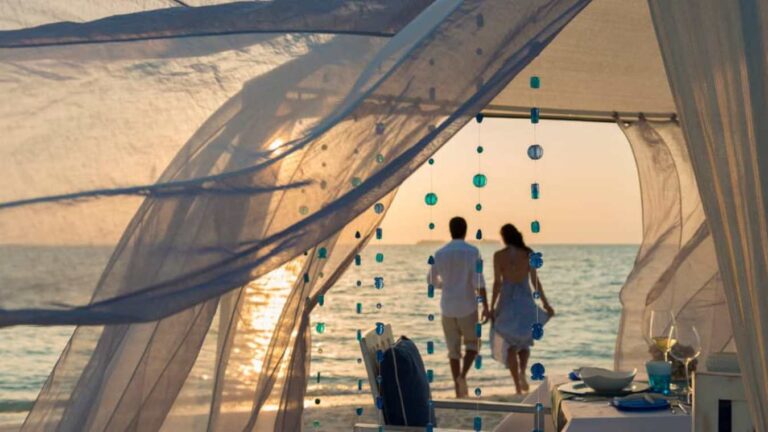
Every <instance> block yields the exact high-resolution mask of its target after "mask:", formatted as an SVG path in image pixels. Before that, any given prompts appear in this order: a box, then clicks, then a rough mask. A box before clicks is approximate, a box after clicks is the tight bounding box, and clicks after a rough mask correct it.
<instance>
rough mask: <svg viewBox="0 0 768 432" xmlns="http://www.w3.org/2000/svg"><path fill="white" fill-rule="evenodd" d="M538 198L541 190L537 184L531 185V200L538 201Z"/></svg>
mask: <svg viewBox="0 0 768 432" xmlns="http://www.w3.org/2000/svg"><path fill="white" fill-rule="evenodd" d="M539 196H541V189H540V188H539V184H538V183H531V199H535V200H537V199H539Z"/></svg>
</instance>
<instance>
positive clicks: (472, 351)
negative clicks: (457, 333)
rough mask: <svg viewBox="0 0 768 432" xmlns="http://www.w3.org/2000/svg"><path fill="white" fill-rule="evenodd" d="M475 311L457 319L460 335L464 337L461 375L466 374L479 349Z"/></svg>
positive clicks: (464, 375)
mask: <svg viewBox="0 0 768 432" xmlns="http://www.w3.org/2000/svg"><path fill="white" fill-rule="evenodd" d="M477 323H478V321H477V312H473V313H471V314H469V315H467V316H465V317H462V318H461V319H460V320H459V324H460V325H459V327H460V329H461V336H462V337H463V338H464V367H463V368H462V370H461V376H462V377H465V378H466V376H467V372H469V370H470V369H471V368H472V364H473V363H474V362H475V357H477V353H478V352H479V351H480V338H478V337H477V330H476V328H475V326H476V325H477Z"/></svg>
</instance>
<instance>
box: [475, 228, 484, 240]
mask: <svg viewBox="0 0 768 432" xmlns="http://www.w3.org/2000/svg"><path fill="white" fill-rule="evenodd" d="M475 238H476V239H477V240H482V239H483V230H481V229H478V230H477V233H475Z"/></svg>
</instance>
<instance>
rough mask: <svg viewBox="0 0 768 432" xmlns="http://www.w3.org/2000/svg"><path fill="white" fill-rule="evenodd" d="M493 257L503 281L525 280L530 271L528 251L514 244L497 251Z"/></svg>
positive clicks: (515, 281)
mask: <svg viewBox="0 0 768 432" xmlns="http://www.w3.org/2000/svg"><path fill="white" fill-rule="evenodd" d="M493 259H494V260H495V261H496V265H497V267H496V268H497V269H498V270H499V274H500V276H501V282H511V283H520V282H524V281H525V279H526V278H527V277H528V274H529V272H530V267H529V266H530V264H529V263H528V252H527V251H524V250H522V249H518V248H516V247H514V246H507V247H505V248H504V249H501V250H499V251H497V252H496V253H495V254H494V256H493Z"/></svg>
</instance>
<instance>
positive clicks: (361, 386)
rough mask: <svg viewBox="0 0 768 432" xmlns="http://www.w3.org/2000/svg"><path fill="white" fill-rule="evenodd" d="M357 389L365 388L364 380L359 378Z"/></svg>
mask: <svg viewBox="0 0 768 432" xmlns="http://www.w3.org/2000/svg"><path fill="white" fill-rule="evenodd" d="M357 390H358V391H362V390H363V380H361V379H359V380H357Z"/></svg>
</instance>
